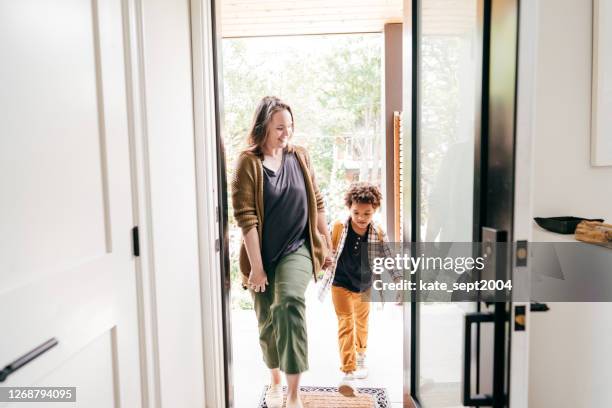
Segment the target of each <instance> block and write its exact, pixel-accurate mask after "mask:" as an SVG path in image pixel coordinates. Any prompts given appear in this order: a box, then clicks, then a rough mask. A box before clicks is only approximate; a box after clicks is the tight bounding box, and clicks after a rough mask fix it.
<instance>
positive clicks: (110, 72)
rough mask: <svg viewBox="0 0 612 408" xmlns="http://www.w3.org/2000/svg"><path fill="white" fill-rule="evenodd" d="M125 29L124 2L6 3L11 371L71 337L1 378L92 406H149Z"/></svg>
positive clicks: (4, 287)
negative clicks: (144, 395)
mask: <svg viewBox="0 0 612 408" xmlns="http://www.w3.org/2000/svg"><path fill="white" fill-rule="evenodd" d="M123 27H124V18H123V10H122V2H121V0H104V1H97V0H12V1H10V0H3V1H2V2H0V55H1V58H2V62H1V63H0V81H1V82H0V83H1V85H0V89H1V92H0V191H1V198H0V307H1V312H0V313H1V314H0V327H1V330H2V334H1V335H0V369H1V368H2V367H4V366H5V365H6V364H9V363H11V362H12V361H13V360H14V359H16V358H18V357H20V356H21V355H23V354H25V353H27V352H29V351H30V350H32V349H33V348H35V347H36V346H38V345H39V344H41V343H43V342H45V341H46V340H48V339H50V338H55V339H57V341H58V345H57V346H56V347H53V348H52V349H50V350H49V351H47V352H46V353H44V354H42V355H41V356H40V357H38V358H37V359H35V360H33V361H32V362H30V363H29V364H27V365H25V366H23V367H22V368H21V369H19V370H17V371H15V372H14V373H12V374H11V375H10V376H8V378H7V379H6V381H4V382H3V383H0V385H1V386H75V387H77V392H76V399H77V404H76V406H79V407H87V408H89V407H105V408H106V407H113V406H114V407H118V406H122V407H128V408H132V407H138V406H141V386H140V384H141V382H140V368H139V361H140V359H139V341H138V319H137V295H136V274H137V269H136V265H135V258H134V256H133V254H132V241H131V236H132V233H131V229H132V227H133V219H132V182H131V169H130V167H131V165H130V137H129V132H128V107H127V103H126V82H125V64H124V39H123V35H124V28H123ZM0 406H4V405H2V403H0ZM16 406H19V407H24V406H27V404H16ZM32 406H35V407H37V406H41V404H32ZM54 406H57V407H60V406H63V404H55V405H54ZM66 406H71V407H73V406H75V405H74V404H66Z"/></svg>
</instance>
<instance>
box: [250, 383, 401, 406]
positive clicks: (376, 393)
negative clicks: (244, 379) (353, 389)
mask: <svg viewBox="0 0 612 408" xmlns="http://www.w3.org/2000/svg"><path fill="white" fill-rule="evenodd" d="M267 390H268V386H265V387H264V390H263V393H262V394H261V399H260V401H259V405H258V407H259V408H268V406H267V405H266V402H265V398H264V397H265V395H266V391H267ZM283 390H284V391H285V392H286V391H287V387H283ZM300 391H301V392H302V394H301V395H302V404H304V408H391V404H390V403H389V400H388V398H387V391H385V389H384V388H357V394H356V395H355V396H354V397H344V396H342V395H341V394H340V393H338V388H336V387H300ZM284 407H285V405H283V408H284Z"/></svg>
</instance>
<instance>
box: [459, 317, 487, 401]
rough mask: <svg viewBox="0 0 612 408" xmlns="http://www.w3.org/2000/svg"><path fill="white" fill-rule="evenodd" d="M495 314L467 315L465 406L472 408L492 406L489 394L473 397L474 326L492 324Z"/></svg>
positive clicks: (464, 365)
mask: <svg viewBox="0 0 612 408" xmlns="http://www.w3.org/2000/svg"><path fill="white" fill-rule="evenodd" d="M493 321H494V314H493V313H490V312H482V313H481V312H474V313H466V315H465V340H464V341H465V343H464V349H463V405H465V406H472V407H482V406H490V405H492V404H493V396H491V395H487V394H484V395H483V394H476V395H472V326H473V325H474V324H476V325H477V327H480V323H492V322H493Z"/></svg>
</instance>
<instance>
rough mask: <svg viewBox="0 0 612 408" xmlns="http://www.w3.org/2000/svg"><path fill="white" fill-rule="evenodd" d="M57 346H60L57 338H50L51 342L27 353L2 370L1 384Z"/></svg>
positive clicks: (0, 373) (46, 342)
mask: <svg viewBox="0 0 612 408" xmlns="http://www.w3.org/2000/svg"><path fill="white" fill-rule="evenodd" d="M57 344H58V341H57V339H56V338H55V337H53V338H50V339H49V340H47V341H45V342H44V343H43V344H41V345H40V346H38V347H36V348H35V349H33V350H32V351H29V352H27V353H26V354H24V355H23V356H21V357H19V358H18V359H17V360H15V361H13V362H12V363H10V364H8V365H7V366H6V367H4V368H3V369H2V371H0V382H4V380H6V378H7V377H8V376H9V375H11V374H12V373H14V372H15V371H17V370H19V369H20V368H21V367H23V366H24V365H26V364H28V363H29V362H31V361H32V360H34V359H36V358H37V357H40V356H41V355H42V354H44V353H46V352H47V351H49V350H50V349H51V348H53V347H55V346H57Z"/></svg>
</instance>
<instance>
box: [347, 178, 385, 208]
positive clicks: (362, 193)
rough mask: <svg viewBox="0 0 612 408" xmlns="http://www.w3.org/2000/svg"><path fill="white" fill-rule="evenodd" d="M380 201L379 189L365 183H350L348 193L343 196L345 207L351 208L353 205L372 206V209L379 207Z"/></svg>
mask: <svg viewBox="0 0 612 408" xmlns="http://www.w3.org/2000/svg"><path fill="white" fill-rule="evenodd" d="M381 201H382V193H381V192H380V189H379V188H378V187H377V186H376V185H374V184H372V183H369V182H367V181H360V182H357V183H352V184H351V186H350V187H349V189H348V191H347V192H346V194H345V195H344V203H345V204H346V206H347V207H349V208H350V207H351V205H353V203H358V204H372V207H374V209H377V208H378V207H380V203H381Z"/></svg>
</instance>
